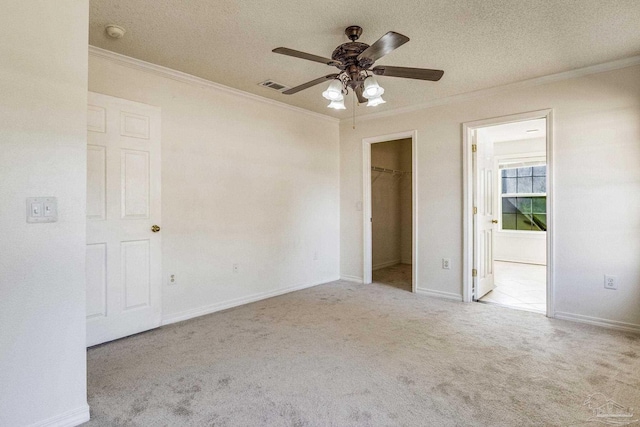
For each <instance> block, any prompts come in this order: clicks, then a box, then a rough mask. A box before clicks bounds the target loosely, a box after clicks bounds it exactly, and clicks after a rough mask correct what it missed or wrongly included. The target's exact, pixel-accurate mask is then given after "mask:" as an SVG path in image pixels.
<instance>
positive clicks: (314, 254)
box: [313, 251, 318, 261]
mask: <svg viewBox="0 0 640 427" xmlns="http://www.w3.org/2000/svg"><path fill="white" fill-rule="evenodd" d="M313 260H314V261H317V260H318V251H315V252H314V253H313Z"/></svg>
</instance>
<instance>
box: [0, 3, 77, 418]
mask: <svg viewBox="0 0 640 427" xmlns="http://www.w3.org/2000/svg"><path fill="white" fill-rule="evenodd" d="M88 14H89V7H88V1H84V0H59V1H55V2H52V1H49V0H39V1H14V0H11V1H8V2H3V6H2V18H0V22H1V23H2V25H1V26H0V27H1V28H2V29H1V30H0V57H2V61H0V94H1V95H0V110H1V113H0V153H1V154H0V203H1V205H2V209H0V228H1V230H2V233H1V236H0V253H1V254H2V255H1V256H0V295H1V297H0V349H1V350H0V425H2V426H24V425H30V424H33V423H40V422H46V421H47V420H48V421H53V420H54V419H58V420H61V422H64V423H65V424H64V425H72V424H74V423H80V422H82V421H84V420H86V419H88V416H89V408H88V406H87V398H86V352H85V294H84V291H85V289H84V279H85V271H84V257H85V216H84V209H85V181H86V166H85V164H86V102H87V31H88ZM37 196H55V197H57V199H58V214H59V220H58V222H55V223H48V224H27V222H26V220H25V214H26V213H25V212H26V201H25V199H26V198H27V197H37ZM58 417H59V418H58ZM61 425H62V424H61Z"/></svg>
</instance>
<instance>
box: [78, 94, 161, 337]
mask: <svg viewBox="0 0 640 427" xmlns="http://www.w3.org/2000/svg"><path fill="white" fill-rule="evenodd" d="M87 130H88V132H87V133H88V136H87V143H88V146H87V258H86V259H87V261H86V262H87V264H86V274H87V281H86V283H87V292H86V294H87V346H91V345H96V344H99V343H102V342H106V341H111V340H114V339H117V338H122V337H125V336H127V335H131V334H135V333H138V332H142V331H145V330H148V329H152V328H155V327H158V326H159V325H160V315H161V312H160V309H161V307H160V303H161V299H160V290H161V277H162V272H161V246H160V233H159V232H157V231H156V232H154V231H152V227H153V226H154V225H157V226H159V225H160V109H159V108H157V107H152V106H149V105H145V104H140V103H137V102H132V101H127V100H125V99H119V98H114V97H111V96H106V95H102V94H97V93H91V92H90V93H89V105H88V114H87Z"/></svg>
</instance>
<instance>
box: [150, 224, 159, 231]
mask: <svg viewBox="0 0 640 427" xmlns="http://www.w3.org/2000/svg"><path fill="white" fill-rule="evenodd" d="M151 231H153V232H154V233H157V232H158V231H160V226H158V225H155V224H154V225H152V226H151Z"/></svg>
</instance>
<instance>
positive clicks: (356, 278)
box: [340, 274, 364, 283]
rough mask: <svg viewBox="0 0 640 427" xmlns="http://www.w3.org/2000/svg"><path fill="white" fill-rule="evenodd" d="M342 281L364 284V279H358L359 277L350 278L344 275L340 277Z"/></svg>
mask: <svg viewBox="0 0 640 427" xmlns="http://www.w3.org/2000/svg"><path fill="white" fill-rule="evenodd" d="M340 280H346V281H347V282H356V283H362V282H364V280H363V279H362V277H358V276H349V275H348V274H343V275H341V276H340Z"/></svg>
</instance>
